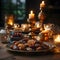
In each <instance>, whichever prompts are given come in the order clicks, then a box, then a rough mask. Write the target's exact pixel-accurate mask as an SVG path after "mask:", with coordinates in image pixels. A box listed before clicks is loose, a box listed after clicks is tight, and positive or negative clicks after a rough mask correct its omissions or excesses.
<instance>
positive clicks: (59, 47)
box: [54, 35, 60, 53]
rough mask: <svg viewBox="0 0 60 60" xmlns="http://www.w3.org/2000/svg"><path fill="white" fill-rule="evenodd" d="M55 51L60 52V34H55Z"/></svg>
mask: <svg viewBox="0 0 60 60" xmlns="http://www.w3.org/2000/svg"><path fill="white" fill-rule="evenodd" d="M54 43H55V47H56V48H55V53H60V35H56V36H54Z"/></svg>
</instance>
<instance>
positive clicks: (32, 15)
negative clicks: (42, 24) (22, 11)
mask: <svg viewBox="0 0 60 60" xmlns="http://www.w3.org/2000/svg"><path fill="white" fill-rule="evenodd" d="M34 16H35V14H34V13H33V11H30V14H29V19H32V18H34Z"/></svg>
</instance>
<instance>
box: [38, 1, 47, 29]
mask: <svg viewBox="0 0 60 60" xmlns="http://www.w3.org/2000/svg"><path fill="white" fill-rule="evenodd" d="M44 10H45V3H44V1H42V3H41V4H40V12H39V14H38V19H39V20H40V30H43V22H44V20H45V18H46V15H45V11H44Z"/></svg>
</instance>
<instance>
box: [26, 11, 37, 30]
mask: <svg viewBox="0 0 60 60" xmlns="http://www.w3.org/2000/svg"><path fill="white" fill-rule="evenodd" d="M27 22H28V23H29V24H30V27H31V30H32V29H33V28H34V26H35V23H36V20H35V14H34V13H33V11H30V14H29V18H28V21H27Z"/></svg>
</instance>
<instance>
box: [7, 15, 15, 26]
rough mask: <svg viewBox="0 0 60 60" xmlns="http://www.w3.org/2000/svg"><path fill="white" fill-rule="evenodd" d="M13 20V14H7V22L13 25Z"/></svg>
mask: <svg viewBox="0 0 60 60" xmlns="http://www.w3.org/2000/svg"><path fill="white" fill-rule="evenodd" d="M13 20H14V18H13V16H9V17H8V20H7V24H9V25H11V26H12V25H13Z"/></svg>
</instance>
